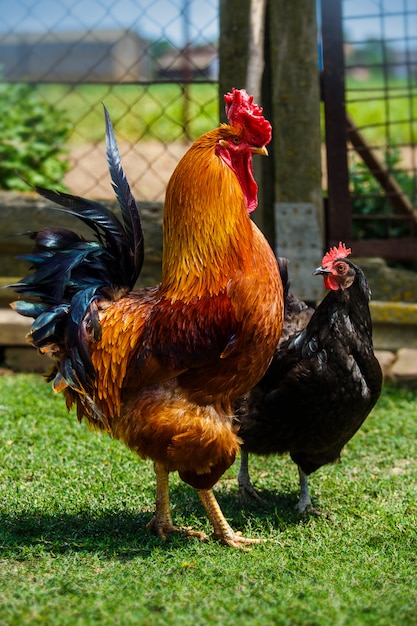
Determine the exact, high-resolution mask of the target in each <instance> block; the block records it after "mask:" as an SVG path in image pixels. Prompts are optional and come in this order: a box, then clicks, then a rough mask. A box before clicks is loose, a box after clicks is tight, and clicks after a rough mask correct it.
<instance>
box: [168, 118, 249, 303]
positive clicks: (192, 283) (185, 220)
mask: <svg viewBox="0 0 417 626" xmlns="http://www.w3.org/2000/svg"><path fill="white" fill-rule="evenodd" d="M225 129H227V126H223V127H220V128H218V129H216V130H214V131H211V132H210V133H207V134H205V135H203V136H202V137H201V138H200V139H198V140H197V141H196V142H195V143H194V144H193V146H192V147H191V148H190V150H189V151H188V152H187V153H186V154H185V156H184V157H183V159H182V160H181V161H180V166H177V168H176V169H175V171H174V173H173V175H172V177H171V180H170V182H169V184H168V187H167V192H166V200H165V210H164V248H163V257H162V286H161V287H162V291H163V293H164V295H165V296H166V297H169V298H175V299H184V300H185V301H189V300H190V299H191V298H194V297H200V296H201V295H203V294H205V295H207V293H209V294H210V295H214V294H217V293H219V292H220V291H222V290H223V289H225V288H226V286H227V284H228V282H229V280H230V278H231V277H232V276H233V275H235V273H236V267H238V268H239V269H241V270H242V271H245V270H247V269H248V265H249V264H250V262H251V256H252V238H253V232H252V228H253V226H252V222H251V220H250V218H249V215H248V212H247V207H246V202H245V199H244V195H243V192H242V189H241V187H240V184H239V182H238V180H237V177H236V175H235V174H234V173H233V171H232V170H231V169H230V168H229V167H228V166H227V165H226V164H225V163H224V161H223V160H222V159H221V158H220V157H219V156H217V155H216V154H215V146H216V143H217V141H218V140H219V139H221V138H222V137H223V135H224V133H225V132H226V130H225Z"/></svg>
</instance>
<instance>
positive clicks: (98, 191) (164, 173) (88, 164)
mask: <svg viewBox="0 0 417 626" xmlns="http://www.w3.org/2000/svg"><path fill="white" fill-rule="evenodd" d="M188 147H189V145H187V144H184V143H181V142H178V143H172V144H168V145H165V144H163V143H161V142H159V141H146V142H142V143H141V144H140V145H139V144H138V145H132V144H130V143H127V142H126V143H119V151H120V158H121V161H122V166H123V169H124V171H125V173H126V177H127V179H128V181H129V184H130V186H131V189H132V192H133V194H134V196H135V198H136V199H137V200H138V201H141V202H163V200H164V196H165V188H166V185H167V183H168V180H169V178H170V176H171V174H172V172H173V171H174V169H175V167H176V165H177V163H178V161H179V160H180V159H181V157H182V156H183V154H184V153H185V152H186V150H187V149H188ZM69 160H70V163H71V168H70V171H69V172H68V174H67V175H66V177H65V184H66V185H67V187H68V189H69V190H70V192H71V193H76V194H77V195H80V196H87V197H89V198H103V199H106V198H113V197H114V192H113V189H112V187H111V184H110V177H109V173H108V169H107V162H106V146H105V144H104V143H100V144H87V145H83V146H80V147H76V148H73V149H72V150H71V153H70V155H69Z"/></svg>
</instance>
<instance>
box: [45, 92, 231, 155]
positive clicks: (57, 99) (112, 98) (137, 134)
mask: <svg viewBox="0 0 417 626" xmlns="http://www.w3.org/2000/svg"><path fill="white" fill-rule="evenodd" d="M39 90H40V93H41V94H42V97H43V98H45V100H46V101H48V102H49V103H51V104H53V105H55V106H56V107H59V108H60V109H64V110H66V111H67V113H68V116H69V117H70V119H71V120H72V123H73V133H72V136H71V139H70V144H71V145H79V144H84V143H96V142H99V141H103V140H104V127H103V108H102V104H101V103H104V104H105V105H106V107H107V108H108V110H109V112H110V115H111V118H112V121H113V124H114V126H115V128H116V130H117V136H118V140H120V141H123V140H125V141H129V142H131V143H136V142H138V141H139V140H142V139H157V140H159V141H162V142H164V143H169V142H173V141H177V140H181V139H182V138H183V136H184V92H183V90H182V86H181V85H180V84H174V83H172V84H159V85H158V84H154V85H123V84H121V85H55V84H53V85H41V86H40V87H39ZM217 90H218V88H217V85H216V84H199V83H196V84H193V85H190V86H189V88H188V92H187V94H188V99H189V112H188V119H189V125H188V132H189V134H190V137H191V138H192V139H196V138H197V137H199V136H200V135H202V134H203V133H205V132H206V131H208V130H210V129H211V128H214V127H216V126H217V124H218V120H219V102H218V91H217Z"/></svg>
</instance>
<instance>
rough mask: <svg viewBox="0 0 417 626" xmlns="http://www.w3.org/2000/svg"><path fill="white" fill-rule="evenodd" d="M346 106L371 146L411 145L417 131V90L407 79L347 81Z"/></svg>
mask: <svg viewBox="0 0 417 626" xmlns="http://www.w3.org/2000/svg"><path fill="white" fill-rule="evenodd" d="M346 108H347V111H348V113H349V114H350V115H351V117H352V120H353V121H354V123H355V125H356V126H358V127H361V128H362V127H367V128H365V129H364V130H363V132H364V136H365V138H366V140H367V141H368V142H369V143H370V144H371V145H386V141H387V137H390V140H391V143H392V144H393V145H402V144H404V145H411V144H413V143H414V142H415V137H416V133H417V121H416V120H417V90H416V86H415V85H414V86H413V88H411V86H409V85H407V83H406V82H405V81H404V80H399V79H390V80H389V82H388V83H387V85H384V82H383V80H382V78H381V79H378V78H371V79H370V80H366V81H358V80H353V79H348V80H347V81H346Z"/></svg>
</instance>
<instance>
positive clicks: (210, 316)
mask: <svg viewBox="0 0 417 626" xmlns="http://www.w3.org/2000/svg"><path fill="white" fill-rule="evenodd" d="M225 103H226V113H227V118H228V123H227V124H222V125H221V126H220V127H219V128H217V129H215V130H212V131H210V132H208V133H206V134H204V135H203V136H201V137H200V138H199V139H197V140H196V141H195V142H194V144H193V145H192V146H191V148H190V149H189V150H188V152H187V153H186V154H185V155H184V157H183V158H182V159H181V161H180V162H179V163H178V165H177V167H176V169H175V171H174V172H173V174H172V177H171V179H170V181H169V183H168V186H167V190H166V200H165V206H164V217H163V255H162V280H161V283H160V284H159V285H158V286H156V287H153V288H143V289H139V290H136V291H132V289H133V286H134V283H135V281H136V279H137V277H138V275H139V272H140V269H141V266H142V261H143V237H142V229H141V221H140V217H139V214H138V211H137V207H136V203H135V200H134V198H133V196H132V194H131V192H130V188H129V185H128V182H127V180H126V177H125V175H124V172H123V169H122V167H121V163H120V157H119V154H118V150H117V145H116V142H115V139H114V133H113V129H112V126H111V122H110V119H109V116H108V114H107V111H105V116H106V140H107V160H108V165H109V170H110V175H111V178H112V185H113V188H114V190H115V193H116V196H117V199H118V202H119V204H120V208H121V212H122V218H123V219H122V222H120V221H119V220H118V219H117V218H116V217H115V216H114V215H113V214H112V213H111V212H110V211H109V210H107V209H106V208H105V207H103V206H102V205H100V204H99V203H97V202H93V201H90V200H85V199H83V198H80V197H77V196H72V195H70V194H64V193H56V192H54V191H50V190H46V189H43V188H39V187H37V188H36V189H37V191H38V192H39V193H40V194H41V195H42V196H44V197H46V198H48V199H50V200H53V201H55V202H56V203H57V204H58V205H61V206H62V207H63V209H61V210H65V211H67V212H69V213H71V214H73V215H74V216H76V217H78V218H79V219H80V220H82V221H83V222H85V223H86V224H87V225H88V226H89V227H90V228H91V229H92V231H93V232H94V234H95V239H94V241H85V240H84V239H82V238H81V237H79V236H78V235H77V234H75V233H74V232H72V231H69V230H65V229H53V228H47V229H45V230H42V231H40V232H38V233H37V234H34V235H33V236H34V238H35V247H34V251H33V253H32V254H30V255H29V256H28V260H29V261H30V262H31V263H32V268H31V269H32V272H31V273H29V275H28V276H27V277H25V278H24V279H22V281H21V282H19V283H16V284H15V285H14V289H15V291H17V292H18V293H20V294H22V295H23V296H24V299H23V300H19V301H17V302H15V303H13V304H12V306H13V307H14V309H15V310H16V311H18V312H19V313H21V314H23V315H27V316H30V317H33V318H35V320H34V322H33V325H32V328H31V331H30V334H29V339H30V341H31V343H32V344H33V345H34V346H36V347H37V348H38V349H39V350H40V352H42V353H48V354H50V355H51V356H52V357H53V358H54V359H55V361H56V367H55V370H54V372H53V374H52V375H51V377H50V380H51V381H52V380H53V388H54V390H55V391H57V392H58V391H64V394H65V397H66V403H67V406H68V408H69V409H70V408H71V407H72V406H73V405H74V404H75V405H76V408H77V415H78V418H79V419H80V420H81V419H82V418H83V417H84V418H86V419H87V421H88V422H89V423H90V424H91V425H93V426H95V427H97V428H98V429H101V430H104V431H107V432H109V433H110V434H111V435H112V436H113V437H115V438H117V439H119V440H121V441H123V442H124V443H125V444H127V446H129V448H130V449H132V450H133V451H135V452H137V453H138V455H139V456H140V457H142V458H144V459H152V460H153V462H154V469H155V474H156V511H155V515H154V517H153V519H152V520H151V521H150V523H149V524H148V527H149V528H150V529H152V530H154V531H155V532H156V533H157V534H158V535H159V536H160V537H161V538H163V539H164V538H165V537H166V536H167V535H168V534H170V533H173V532H176V531H180V532H182V533H183V534H184V535H188V536H197V537H198V538H200V539H204V537H205V536H204V533H199V532H197V531H193V530H192V529H186V528H178V527H177V526H175V525H174V524H173V521H172V516H171V510H170V500H169V484H168V480H169V473H170V472H175V471H176V472H178V473H179V476H180V477H181V479H182V480H183V481H184V482H186V483H188V484H189V485H191V486H192V487H194V489H195V490H196V491H197V493H198V495H199V497H200V500H201V502H202V504H203V506H204V508H205V510H206V513H207V515H208V518H209V520H210V522H211V524H212V526H213V529H214V536H215V538H217V539H219V540H220V541H221V542H222V543H223V544H226V545H228V546H232V547H241V546H244V545H246V544H248V543H252V542H254V541H256V540H252V539H249V538H245V537H242V536H240V535H239V533H235V532H234V531H233V530H232V528H231V527H230V525H229V524H228V522H227V521H226V519H225V517H224V515H223V513H222V511H221V510H220V507H219V505H218V503H217V500H216V499H215V496H214V494H213V491H212V487H213V486H214V484H215V483H216V482H217V481H218V480H219V478H220V477H221V476H222V474H223V473H224V472H225V471H226V469H227V468H228V467H230V466H231V465H232V463H233V462H234V460H235V456H236V454H237V452H238V450H239V445H240V440H239V438H238V435H237V428H236V426H235V425H234V420H233V408H232V407H233V405H234V402H235V401H236V400H237V399H238V398H239V396H241V395H242V394H243V393H245V392H246V391H248V390H249V389H250V388H251V387H253V385H254V384H255V383H256V382H257V381H258V380H259V378H260V377H261V376H262V375H263V374H264V373H265V371H266V369H267V367H268V365H269V363H270V361H271V358H272V356H273V353H274V349H275V346H276V344H277V341H278V339H279V336H280V333H281V329H282V323H283V298H282V285H281V280H280V274H279V271H278V266H277V261H276V258H275V256H274V254H273V252H272V250H271V248H270V246H269V245H268V243H267V241H266V239H265V238H264V237H263V235H262V234H261V232H260V231H259V230H258V229H257V227H256V226H255V225H254V223H253V221H252V220H251V219H250V216H249V213H250V212H251V211H253V210H254V209H255V208H256V206H257V189H258V188H257V185H256V182H255V180H254V178H253V173H252V156H253V155H254V154H261V155H265V154H267V150H266V147H265V146H266V144H268V142H269V141H270V139H271V126H270V124H269V122H268V121H267V120H266V119H265V118H264V117H263V115H262V109H261V108H260V107H258V106H257V105H255V104H254V102H253V97H252V96H248V94H247V93H246V92H245V90H237V89H233V91H232V92H231V93H228V94H226V95H225ZM259 346H262V349H261V350H260V349H259Z"/></svg>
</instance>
